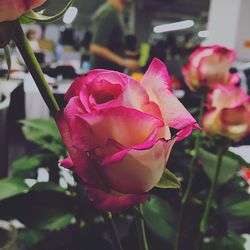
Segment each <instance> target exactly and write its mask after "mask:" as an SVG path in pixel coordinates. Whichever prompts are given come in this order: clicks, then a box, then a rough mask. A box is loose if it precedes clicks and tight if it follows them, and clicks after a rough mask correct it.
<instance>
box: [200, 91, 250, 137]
mask: <svg viewBox="0 0 250 250" xmlns="http://www.w3.org/2000/svg"><path fill="white" fill-rule="evenodd" d="M208 100H209V101H208V102H209V103H208V107H209V111H208V112H207V113H206V114H205V115H204V117H203V122H202V123H203V128H204V130H205V131H206V132H207V133H208V134H210V135H219V136H224V137H227V138H228V139H231V140H233V141H239V140H241V139H242V138H243V137H245V136H246V135H248V134H249V132H250V96H248V95H247V94H246V93H245V92H244V91H243V90H242V89H241V88H239V87H235V86H231V87H224V86H218V88H217V89H215V90H214V91H213V92H212V93H210V94H209V95H208Z"/></svg>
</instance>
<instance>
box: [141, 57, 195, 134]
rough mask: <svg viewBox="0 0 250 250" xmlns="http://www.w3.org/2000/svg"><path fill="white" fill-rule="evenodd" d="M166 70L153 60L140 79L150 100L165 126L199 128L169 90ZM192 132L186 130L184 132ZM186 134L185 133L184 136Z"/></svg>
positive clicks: (157, 61) (161, 64)
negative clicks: (155, 106)
mask: <svg viewBox="0 0 250 250" xmlns="http://www.w3.org/2000/svg"><path fill="white" fill-rule="evenodd" d="M166 81H169V77H168V73H167V69H166V66H165V64H164V63H162V62H161V61H160V60H158V59H154V60H153V62H152V63H151V65H150V66H149V68H148V70H147V72H146V74H145V75H144V77H143V79H142V86H143V87H144V88H145V89H146V91H147V93H148V95H149V97H150V100H151V101H153V102H155V103H156V104H158V106H159V107H160V110H161V114H162V117H163V119H164V122H165V124H166V125H167V126H169V127H171V128H175V129H179V130H181V129H187V128H188V127H192V128H199V125H198V124H197V122H196V121H195V119H194V118H193V117H192V116H191V114H190V113H189V112H188V111H187V110H186V109H185V107H184V106H183V105H182V103H181V102H180V101H179V100H178V99H177V98H176V97H175V96H174V94H173V93H172V92H171V91H170V90H169V89H170V87H169V86H170V82H166ZM188 130H189V131H192V130H191V129H187V130H186V131H188ZM187 135H188V133H186V136H187Z"/></svg>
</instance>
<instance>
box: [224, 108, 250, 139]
mask: <svg viewBox="0 0 250 250" xmlns="http://www.w3.org/2000/svg"><path fill="white" fill-rule="evenodd" d="M221 123H222V134H223V135H224V136H226V137H228V138H230V139H232V140H234V141H239V140H240V139H242V138H243V137H245V136H246V135H247V134H249V132H250V112H248V111H247V110H246V108H245V107H244V106H239V107H236V108H231V109H223V110H222V111H221Z"/></svg>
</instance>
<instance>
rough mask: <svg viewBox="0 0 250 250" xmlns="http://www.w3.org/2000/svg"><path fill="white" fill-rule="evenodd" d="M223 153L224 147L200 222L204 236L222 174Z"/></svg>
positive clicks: (220, 152)
mask: <svg viewBox="0 0 250 250" xmlns="http://www.w3.org/2000/svg"><path fill="white" fill-rule="evenodd" d="M223 153H224V148H222V147H221V148H219V150H218V159H217V163H216V169H215V174H214V178H213V180H212V183H211V186H210V190H209V193H208V197H207V201H206V206H205V210H204V212H203V214H202V217H201V222H200V232H201V233H202V234H204V233H205V232H206V229H207V224H208V217H209V211H210V208H211V206H212V201H213V197H214V193H215V190H216V187H217V182H218V178H219V174H220V168H221V162H222V156H223Z"/></svg>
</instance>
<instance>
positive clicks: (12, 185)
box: [0, 178, 29, 200]
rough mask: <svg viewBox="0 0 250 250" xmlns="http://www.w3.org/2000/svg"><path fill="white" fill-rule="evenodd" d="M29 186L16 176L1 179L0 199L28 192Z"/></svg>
mask: <svg viewBox="0 0 250 250" xmlns="http://www.w3.org/2000/svg"><path fill="white" fill-rule="evenodd" d="M28 189H29V187H28V186H27V185H26V184H25V183H24V182H23V181H21V180H19V179H15V178H9V179H2V180H0V200H4V199H7V198H10V197H13V196H16V195H18V194H22V193H25V192H27V191H28Z"/></svg>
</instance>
